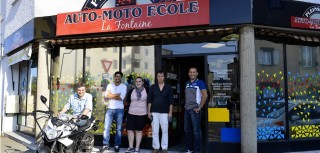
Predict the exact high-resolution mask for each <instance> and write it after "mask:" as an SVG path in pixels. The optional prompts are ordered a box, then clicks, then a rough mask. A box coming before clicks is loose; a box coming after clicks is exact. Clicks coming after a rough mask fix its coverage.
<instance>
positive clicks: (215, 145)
mask: <svg viewBox="0 0 320 153" xmlns="http://www.w3.org/2000/svg"><path fill="white" fill-rule="evenodd" d="M1 7H2V8H3V7H4V8H5V9H1V10H2V11H1V16H3V17H4V19H3V20H2V21H1V22H2V25H3V26H4V56H3V58H2V59H1V73H2V74H1V75H2V76H3V78H4V79H3V81H2V82H0V84H2V86H3V87H4V88H3V89H4V90H0V91H2V93H1V94H0V98H1V106H2V107H1V113H2V114H1V117H2V125H3V123H6V126H2V128H1V133H6V132H12V131H20V132H23V133H26V134H29V135H33V136H36V135H37V134H38V133H39V129H38V128H36V124H35V121H34V119H33V117H32V115H31V112H32V111H33V110H35V109H42V110H47V109H48V108H47V107H46V106H45V105H44V104H42V102H41V101H40V98H39V97H40V95H44V96H46V97H48V99H50V100H49V102H48V103H47V105H49V109H51V110H53V111H54V112H57V111H58V110H60V109H61V108H62V107H63V106H64V104H65V103H66V102H67V100H68V97H69V95H70V94H72V93H74V92H75V84H76V83H78V82H84V83H85V84H86V86H87V91H88V92H89V93H91V94H92V95H93V98H94V99H93V103H94V107H93V115H94V116H96V117H97V118H98V119H99V120H101V121H104V114H105V111H106V107H105V105H104V98H103V95H104V93H105V90H106V87H107V85H108V84H109V83H111V82H112V81H113V74H114V72H116V71H122V72H123V73H124V77H123V78H122V79H123V82H125V83H126V85H128V86H130V84H132V82H131V80H130V78H131V77H132V78H134V77H136V76H138V75H139V76H142V77H143V78H145V79H147V80H148V83H149V84H152V83H154V81H155V79H156V78H155V72H156V71H158V70H160V69H162V70H165V71H166V72H167V73H168V74H167V75H168V77H167V80H166V81H167V83H169V84H170V85H171V86H172V88H173V91H174V99H175V101H174V108H173V119H172V122H171V123H170V126H169V146H170V147H172V148H177V146H183V145H181V144H183V143H184V133H183V112H184V107H183V106H184V101H185V99H184V87H185V82H186V81H187V80H188V69H189V67H191V66H195V67H198V71H199V79H202V80H204V81H205V83H206V85H207V88H208V91H209V95H210V99H208V101H207V103H206V105H205V107H204V109H203V111H202V123H201V124H202V127H203V129H202V136H203V137H202V139H203V146H202V151H203V152H208V153H219V152H223V153H225V152H228V153H233V152H234V153H237V152H244V153H248V152H252V153H254V152H268V153H269V152H288V151H303V150H316V149H318V147H317V146H318V144H319V140H320V139H319V135H320V133H319V128H320V126H319V125H320V103H319V100H320V99H319V95H320V94H319V82H320V73H319V69H320V67H319V61H320V50H319V38H320V32H319V29H320V16H319V14H320V6H319V4H313V3H308V2H301V1H294V0H286V1H283V0H242V1H238V0H225V1H220V0H167V1H161V2H158V1H153V0H134V1H115V0H101V1H93V0H69V1H63V2H62V1H56V0H47V1H45V2H42V1H27V0H13V1H9V0H7V1H2V2H1ZM102 131H103V123H101V126H100V129H99V130H98V131H96V132H95V135H96V140H95V141H96V142H98V143H99V142H101V143H102ZM114 132H115V129H112V131H111V135H112V134H113V133H114ZM151 132H152V131H151V126H150V123H149V124H148V125H147V126H146V127H145V128H144V130H143V136H144V139H143V141H142V144H141V147H142V148H152V141H151V140H152V133H151ZM122 134H123V146H122V147H127V144H126V142H127V136H126V130H125V124H123V133H122ZM170 147H169V149H170ZM182 149H184V148H181V150H182Z"/></svg>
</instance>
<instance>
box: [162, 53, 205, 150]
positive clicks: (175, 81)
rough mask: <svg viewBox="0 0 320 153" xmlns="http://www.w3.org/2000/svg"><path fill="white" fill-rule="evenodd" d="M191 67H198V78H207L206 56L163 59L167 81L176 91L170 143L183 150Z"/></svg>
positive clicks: (174, 91) (171, 145)
mask: <svg viewBox="0 0 320 153" xmlns="http://www.w3.org/2000/svg"><path fill="white" fill-rule="evenodd" d="M190 67H197V68H198V72H199V75H198V78H199V79H201V80H205V79H206V77H205V76H206V71H205V69H206V65H205V56H192V57H191V56H190V57H164V58H163V59H162V69H163V70H164V71H166V72H167V79H166V82H167V83H169V84H170V85H171V86H172V89H173V93H174V104H173V113H172V116H173V118H172V123H170V126H169V140H170V141H169V143H170V144H169V145H170V147H174V148H176V150H180V149H181V150H183V149H184V148H185V145H184V129H183V126H184V124H183V123H184V122H183V120H184V116H183V114H184V104H185V94H184V91H185V90H184V89H185V83H186V82H187V80H189V76H188V71H189V68H190ZM202 117H203V118H205V115H202ZM205 121H206V120H205V119H202V122H203V123H202V124H203V126H202V127H206V126H205V124H206V123H205ZM206 131H207V130H206V129H202V132H203V134H204V135H206ZM203 138H204V137H203ZM204 144H205V143H204Z"/></svg>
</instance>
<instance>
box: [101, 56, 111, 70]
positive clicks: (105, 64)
mask: <svg viewBox="0 0 320 153" xmlns="http://www.w3.org/2000/svg"><path fill="white" fill-rule="evenodd" d="M101 64H102V67H103V69H104V72H105V73H108V72H109V69H110V67H111V65H112V61H108V60H107V59H102V60H101Z"/></svg>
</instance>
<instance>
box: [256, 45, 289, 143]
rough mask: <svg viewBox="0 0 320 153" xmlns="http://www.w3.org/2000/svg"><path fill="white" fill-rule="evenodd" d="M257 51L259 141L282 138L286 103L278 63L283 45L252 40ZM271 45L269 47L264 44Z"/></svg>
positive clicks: (284, 131) (284, 127) (281, 55)
mask: <svg viewBox="0 0 320 153" xmlns="http://www.w3.org/2000/svg"><path fill="white" fill-rule="evenodd" d="M255 46H256V50H258V52H257V54H256V57H257V64H256V102H257V103H256V115H257V139H258V141H275V140H284V139H285V136H286V135H287V134H288V133H286V126H285V123H286V115H287V113H286V112H285V110H286V107H287V106H286V102H285V97H284V95H285V94H284V93H285V91H284V90H283V89H284V87H285V83H284V79H283V77H284V69H283V66H281V64H280V59H281V58H280V57H283V44H277V43H273V42H270V41H264V40H255ZM264 46H270V47H264Z"/></svg>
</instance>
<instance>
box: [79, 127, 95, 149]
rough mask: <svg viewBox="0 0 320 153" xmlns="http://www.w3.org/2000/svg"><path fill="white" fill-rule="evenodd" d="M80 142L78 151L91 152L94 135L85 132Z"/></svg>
mask: <svg viewBox="0 0 320 153" xmlns="http://www.w3.org/2000/svg"><path fill="white" fill-rule="evenodd" d="M80 144H81V145H80V148H79V153H91V152H92V149H93V145H94V135H93V134H92V133H89V132H86V133H85V134H84V136H83V137H82V139H81V143H80Z"/></svg>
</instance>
